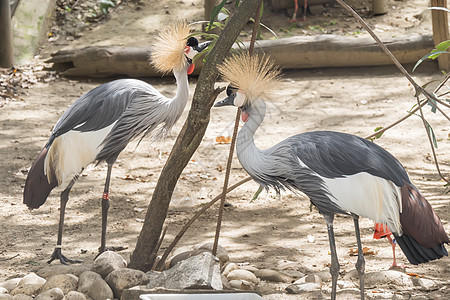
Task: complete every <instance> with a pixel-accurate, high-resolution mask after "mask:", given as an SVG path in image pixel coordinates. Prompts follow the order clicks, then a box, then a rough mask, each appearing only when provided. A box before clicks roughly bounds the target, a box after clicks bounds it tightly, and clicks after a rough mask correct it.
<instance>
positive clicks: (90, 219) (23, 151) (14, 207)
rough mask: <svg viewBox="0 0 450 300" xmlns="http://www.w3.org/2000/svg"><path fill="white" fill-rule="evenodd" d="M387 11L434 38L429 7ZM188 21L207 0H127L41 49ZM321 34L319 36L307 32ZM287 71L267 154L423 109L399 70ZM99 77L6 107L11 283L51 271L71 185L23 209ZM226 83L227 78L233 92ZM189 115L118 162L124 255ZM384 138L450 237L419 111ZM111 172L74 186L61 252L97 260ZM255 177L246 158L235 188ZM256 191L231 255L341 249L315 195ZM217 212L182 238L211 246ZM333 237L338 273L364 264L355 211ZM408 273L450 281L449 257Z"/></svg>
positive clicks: (385, 256) (237, 209) (188, 198)
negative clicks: (137, 4) (43, 163)
mask: <svg viewBox="0 0 450 300" xmlns="http://www.w3.org/2000/svg"><path fill="white" fill-rule="evenodd" d="M390 5H391V7H392V6H395V7H396V8H395V9H392V11H393V12H395V13H391V12H390V13H389V14H388V15H386V16H382V17H379V19H377V18H372V19H370V21H371V22H372V23H375V22H378V21H379V23H378V25H377V26H379V27H380V28H384V29H383V31H380V33H381V34H383V35H385V36H401V35H405V34H408V32H410V31H416V32H424V33H429V30H430V27H431V25H430V24H428V23H427V22H426V21H423V22H422V21H421V20H417V19H416V21H408V20H412V19H408V18H414V17H413V16H414V15H418V14H421V13H422V12H423V11H424V9H425V7H426V3H425V1H407V2H394V1H392V2H390ZM165 6H167V7H165ZM401 8H402V9H404V10H401ZM166 11H169V14H167V13H166ZM402 12H403V13H402ZM267 14H268V15H270V16H267V20H265V19H264V17H263V22H266V23H269V24H271V26H280V25H274V24H285V26H286V27H288V26H290V23H289V22H288V20H289V18H288V17H286V16H285V15H283V14H282V13H279V14H275V13H273V14H272V13H270V14H269V13H268V12H267ZM186 15H188V16H189V18H188V21H193V20H196V21H197V20H201V19H202V1H200V0H189V1H167V0H165V1H153V0H150V1H146V2H145V5H144V6H143V7H142V9H141V10H138V11H137V10H134V9H133V8H131V7H129V6H126V5H123V6H122V7H120V8H119V9H117V10H115V11H114V12H113V13H111V18H110V20H109V21H105V22H103V23H102V24H99V25H98V26H95V27H92V28H91V30H88V31H85V32H84V33H83V36H82V37H81V38H80V39H77V40H75V41H73V42H68V41H65V40H63V39H61V40H59V42H58V41H57V42H55V43H52V44H46V45H44V47H43V50H42V52H41V56H42V57H48V55H49V53H51V52H53V51H54V50H56V49H60V48H63V47H82V46H86V45H91V44H96V45H114V44H117V45H130V46H135V45H143V44H146V43H148V42H149V37H151V36H152V35H153V34H154V33H155V31H156V30H157V29H158V28H159V25H160V24H166V23H167V22H170V21H171V20H173V18H175V17H179V16H186ZM399 15H401V20H402V22H401V23H402V26H397V23H396V22H398V20H399V19H400V18H399V17H398V16H399ZM342 18H343V19H345V18H344V17H342ZM347 19H348V18H347ZM347 19H345V20H346V21H345V20H344V21H345V24H347V26H349V27H346V28H350V29H349V30H350V31H352V30H353V29H352V26H353V25H349V23H351V22H350V21H349V20H347ZM344 21H342V22H341V21H338V23H337V24H338V25H337V26H339V24H344ZM277 22H278V23H277ZM307 22H310V23H307V24H314V22H315V19H314V17H312V16H311V17H309V18H308V20H307ZM320 22H322V21H320ZM302 26H306V25H302ZM408 26H411V28H409V27H408ZM414 26H415V27H414ZM280 27H281V26H280ZM278 28H279V27H278ZM355 28H357V27H355ZM407 28H409V29H407ZM299 30H300V29H299ZM130 32H133V35H131V34H129V33H130ZM277 32H282V31H279V30H278V31H277ZM313 33H314V32H313V31H311V30H310V31H308V32H306V33H305V34H313ZM334 33H335V32H334ZM361 35H364V34H361ZM356 38H357V37H356ZM441 77H442V75H441V74H440V73H439V71H438V70H437V68H436V67H435V66H434V65H433V66H427V67H424V68H423V69H422V71H421V72H419V73H417V74H416V75H415V79H416V80H417V81H418V82H419V83H420V84H424V83H426V82H429V81H431V80H439V79H440V78H441ZM283 78H284V79H283V82H282V83H281V84H280V86H279V91H278V92H277V96H278V99H276V101H274V102H272V103H269V105H268V115H267V116H266V119H265V121H264V123H263V125H262V126H261V128H260V129H259V131H258V132H257V137H256V143H257V145H258V147H260V148H266V147H269V146H271V145H273V144H275V143H277V142H279V141H281V140H283V139H285V138H287V137H289V136H291V135H293V134H297V133H301V132H304V131H312V130H337V131H343V132H347V133H352V134H356V135H360V136H366V135H368V134H370V133H371V132H373V130H374V128H376V127H378V126H386V125H388V124H390V123H392V122H393V121H395V120H397V119H399V118H400V117H402V116H403V115H404V114H405V113H406V112H407V110H408V109H410V108H411V107H412V106H413V105H414V103H415V99H414V97H413V94H414V92H413V89H412V88H411V86H410V85H409V84H408V82H407V80H406V79H405V78H404V77H403V76H402V75H401V74H400V73H399V72H398V71H397V70H396V69H394V68H391V67H376V68H358V69H346V68H340V69H321V70H299V71H289V72H285V73H284V74H283ZM144 80H146V81H148V82H150V83H151V84H153V85H154V86H155V87H156V88H157V89H158V90H160V91H163V92H164V93H165V94H166V95H168V96H169V95H173V94H174V90H175V81H174V79H172V78H170V77H167V78H164V79H161V78H147V79H144ZM100 83H101V82H99V81H96V82H92V81H89V80H78V81H74V80H68V79H58V80H56V81H51V82H48V83H38V84H36V85H35V86H34V87H33V88H32V89H30V90H29V91H28V95H27V96H26V97H24V99H23V100H21V101H15V102H10V103H9V104H8V105H6V106H4V107H2V108H0V120H1V121H0V125H1V131H0V151H1V152H0V158H1V159H0V168H1V170H2V173H3V176H1V177H0V197H1V199H2V200H1V203H2V204H1V205H2V209H1V211H0V220H1V222H0V234H1V236H0V240H1V243H0V281H2V280H4V279H7V278H10V277H14V276H18V275H25V274H27V273H28V272H30V271H33V270H37V269H39V268H41V267H43V266H45V265H46V260H48V258H49V256H50V254H51V252H52V251H53V247H54V246H55V243H56V233H57V227H58V215H59V210H58V207H59V193H60V192H61V188H58V189H55V190H54V191H53V192H52V193H51V195H50V197H49V198H48V199H47V202H46V203H45V205H43V206H42V207H41V208H40V209H38V210H34V211H29V210H28V209H27V208H26V207H25V206H24V205H23V204H22V191H23V185H24V181H25V178H26V172H27V168H29V167H30V165H31V164H32V162H33V160H34V159H35V157H36V156H37V154H38V152H39V151H40V149H41V148H42V146H43V145H44V144H45V142H46V140H47V138H48V136H49V135H50V131H51V128H52V126H53V124H54V123H55V122H56V121H57V120H58V118H59V116H61V114H62V113H63V112H64V111H65V110H66V109H67V108H68V107H69V106H70V105H71V103H73V102H74V101H75V100H76V99H77V98H78V97H79V96H80V95H81V94H83V93H85V92H87V91H88V90H90V89H92V88H93V87H95V86H97V85H98V84H100ZM195 83H196V78H191V79H190V89H191V94H193V92H194V89H195ZM225 84H226V83H224V82H218V83H217V85H222V86H223V85H225ZM220 97H222V96H220ZM425 112H426V116H427V118H428V120H429V122H430V123H431V124H432V126H433V128H434V130H435V134H436V137H437V140H438V146H439V148H438V149H437V152H438V158H439V161H440V162H441V167H442V169H443V172H444V174H448V172H450V165H449V158H450V155H449V153H450V149H449V148H450V143H449V136H450V125H449V123H448V121H447V120H446V119H445V118H444V117H442V116H441V115H439V114H433V113H431V112H430V108H429V107H426V108H425ZM186 115H187V110H186V111H185V113H184V114H183V116H182V118H181V120H180V122H179V123H178V124H177V125H176V126H175V128H174V130H173V131H172V135H171V136H170V137H169V138H167V139H166V140H165V141H164V142H159V143H150V142H148V141H144V142H142V143H141V145H139V147H137V148H136V144H135V143H134V144H131V145H129V147H128V148H127V149H126V150H125V151H124V152H123V153H122V154H121V155H120V156H119V159H118V161H117V163H116V164H115V167H114V169H113V180H112V186H111V200H112V204H111V209H110V217H109V227H108V245H125V246H128V249H126V250H124V251H121V252H120V254H122V255H123V256H124V257H125V258H127V259H128V258H129V255H130V253H131V252H132V250H133V248H134V246H135V244H136V239H137V236H138V234H139V232H140V229H141V227H142V220H143V218H144V215H145V211H146V207H147V205H148V203H149V201H150V199H151V195H152V191H153V189H154V187H155V185H156V180H157V178H158V176H159V174H160V171H161V168H162V166H163V164H164V163H165V161H166V159H167V157H168V154H169V152H170V149H171V147H172V145H173V143H174V141H175V137H176V135H177V133H178V132H179V130H180V129H181V127H182V124H183V122H184V119H185V117H186ZM234 116H235V109H233V108H222V109H219V108H215V109H213V111H212V116H211V122H210V125H209V127H208V130H207V132H206V135H205V137H204V140H203V142H202V144H201V146H200V148H199V149H198V151H197V152H196V154H195V155H194V157H193V159H192V161H191V162H190V163H189V164H188V166H187V168H186V169H185V170H184V172H183V175H182V177H181V179H180V180H179V182H178V184H177V187H176V191H175V193H174V196H173V199H172V204H171V208H170V211H169V215H168V218H167V221H166V225H167V226H168V232H167V235H166V239H165V241H164V243H163V246H162V249H165V247H167V245H168V244H169V243H170V242H171V241H172V239H173V237H174V236H175V235H176V234H177V233H178V231H179V229H180V228H181V227H182V226H183V225H184V224H185V222H186V221H187V220H188V219H189V218H190V217H191V216H192V215H193V214H194V213H195V212H196V211H197V210H198V209H199V207H200V206H201V204H202V203H206V202H208V201H210V200H211V199H212V198H214V197H215V196H216V195H218V194H219V193H220V191H221V186H222V184H223V177H224V171H223V170H224V168H225V165H226V157H227V155H228V151H229V145H227V144H226V145H222V144H217V143H216V142H215V139H216V137H217V136H229V135H231V132H232V126H233V121H234ZM376 142H377V143H378V144H380V145H381V146H383V147H385V148H386V149H387V150H389V151H390V152H391V153H392V154H393V155H395V156H396V157H397V158H398V159H399V160H400V162H401V163H402V164H403V165H404V166H405V168H406V169H407V170H408V172H409V174H410V176H411V178H412V181H413V182H414V183H415V184H416V185H417V186H418V187H419V189H420V190H421V191H422V192H423V194H424V195H425V197H426V198H427V199H428V201H429V202H430V203H431V204H432V206H433V207H434V209H435V210H436V212H437V213H438V215H439V216H440V217H441V219H442V221H443V224H444V227H445V228H446V230H447V232H450V223H449V221H450V203H449V200H448V199H449V196H448V194H445V187H444V182H443V181H442V180H440V178H439V176H438V175H437V172H436V169H435V167H434V163H433V161H432V160H431V159H430V147H429V145H428V141H427V138H426V134H425V131H424V129H423V126H422V124H421V120H420V118H418V117H411V118H410V119H408V120H407V121H405V122H403V123H402V124H400V125H398V126H397V127H395V128H394V129H392V130H390V131H389V132H388V133H386V134H385V135H384V136H383V137H382V138H381V139H379V140H377V141H376ZM105 175H106V165H105V164H100V165H99V166H97V167H93V166H91V167H89V168H88V169H87V170H86V171H85V172H83V176H82V177H81V178H80V180H79V181H78V183H77V184H76V185H75V187H74V189H73V191H72V193H71V198H70V201H69V203H68V209H67V213H66V219H65V221H66V226H65V232H64V238H63V252H64V253H65V254H66V255H67V256H69V257H72V258H81V259H83V260H84V261H86V262H91V261H92V260H93V259H94V257H95V255H96V253H97V248H98V247H99V243H100V219H101V206H100V198H101V193H102V191H103V184H104V179H105ZM246 176H247V174H246V172H245V171H244V170H243V169H242V168H241V166H240V164H239V162H238V161H237V159H235V160H234V162H233V169H232V175H231V179H230V183H231V184H233V183H235V182H237V181H239V180H240V179H243V178H245V177H246ZM129 179H131V180H129ZM256 190H257V185H256V184H255V183H254V182H251V183H247V184H245V185H243V186H241V187H239V188H238V189H237V190H236V191H234V192H232V193H231V194H230V195H229V197H228V198H227V202H229V203H230V204H231V206H230V207H227V208H226V210H225V213H224V223H223V227H222V232H221V237H220V244H221V245H222V246H224V247H225V248H226V249H227V250H228V251H229V253H230V257H231V260H232V261H235V262H241V263H243V262H248V263H250V264H253V265H255V266H257V267H258V268H272V267H276V266H277V264H278V263H279V262H280V261H294V262H296V263H298V267H297V269H299V270H301V271H307V272H315V271H323V270H327V269H328V268H327V264H328V263H329V261H330V256H329V254H328V251H329V248H328V238H327V234H326V226H325V223H324V220H323V218H322V217H321V216H320V214H318V213H317V211H316V210H313V212H310V211H309V201H308V199H307V198H306V197H304V196H302V197H300V198H297V197H296V196H294V195H292V194H289V193H284V194H283V195H282V196H281V197H277V196H276V195H275V194H274V193H273V192H270V193H265V192H263V193H262V194H261V195H260V197H259V199H257V200H256V201H254V202H250V199H251V197H252V195H253V193H254V192H255V191H256ZM216 216H217V206H214V207H213V209H212V210H209V211H208V212H207V213H206V214H204V215H203V216H202V217H201V218H200V219H199V220H198V221H197V222H196V223H194V225H193V226H192V227H191V229H190V230H189V231H188V232H187V234H186V235H185V237H183V239H182V240H181V242H180V245H179V246H180V247H181V246H191V245H195V244H199V243H206V242H212V241H213V236H214V232H215V223H216ZM360 223H361V230H362V241H363V244H364V246H367V247H369V248H370V249H371V250H374V251H375V252H376V254H375V255H369V256H367V257H366V271H367V272H371V271H377V270H386V269H388V268H389V266H390V265H391V262H392V261H391V260H392V251H391V247H390V245H389V244H388V242H387V241H386V240H381V241H380V240H373V239H372V234H373V222H372V221H370V220H368V219H361V222H360ZM335 232H336V238H337V248H338V255H339V259H340V264H341V271H342V273H345V272H348V271H350V270H352V269H354V263H355V262H356V257H352V256H349V255H348V251H349V249H350V248H355V246H356V240H355V237H354V234H353V221H352V219H351V218H349V217H345V216H337V217H336V219H335ZM307 235H311V236H313V237H314V242H313V243H310V242H308V239H307ZM397 255H398V257H399V260H400V262H402V263H405V264H407V265H409V264H408V262H407V260H406V258H405V256H404V255H403V254H402V253H401V251H400V250H399V249H397ZM408 272H412V273H416V274H419V275H423V276H425V277H427V278H431V279H436V280H439V281H440V282H442V283H443V284H444V285H446V286H447V287H448V285H449V283H450V259H449V258H444V259H441V260H439V261H435V262H431V263H428V264H425V265H421V266H410V267H409V268H408ZM284 287H285V286H284V285H282V284H274V285H270V286H269V288H267V289H266V290H264V291H263V292H264V293H265V294H270V293H277V292H278V291H282V290H283V289H284ZM398 289H399V288H398V287H397V288H396V287H393V286H389V287H378V288H376V289H373V290H372V291H371V292H373V291H375V292H377V291H383V290H390V291H398ZM413 295H423V296H425V297H431V298H442V299H444V298H446V296H445V295H447V296H448V292H447V291H446V289H445V288H444V289H442V290H439V291H435V292H432V293H429V292H426V291H420V290H418V289H417V290H414V291H413Z"/></svg>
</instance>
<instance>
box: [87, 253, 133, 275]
mask: <svg viewBox="0 0 450 300" xmlns="http://www.w3.org/2000/svg"><path fill="white" fill-rule="evenodd" d="M126 267H127V262H126V261H125V260H124V259H123V257H122V256H120V255H119V254H117V253H115V252H113V251H105V252H103V253H102V254H100V255H99V256H98V257H97V258H96V259H95V261H94V265H93V266H92V271H94V272H96V273H98V274H100V275H101V276H102V277H103V278H105V277H106V276H108V274H109V273H111V272H112V271H114V270H117V269H121V268H126Z"/></svg>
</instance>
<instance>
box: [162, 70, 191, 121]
mask: <svg viewBox="0 0 450 300" xmlns="http://www.w3.org/2000/svg"><path fill="white" fill-rule="evenodd" d="M173 75H174V76H175V79H176V81H177V93H176V95H175V97H173V98H172V99H170V102H169V109H168V110H167V112H168V115H167V117H166V118H167V119H166V127H167V128H171V127H172V126H173V125H174V124H175V123H176V122H177V121H178V119H179V118H180V116H181V114H182V113H183V110H184V108H185V107H186V104H187V101H188V98H189V81H188V74H187V67H185V68H183V69H181V70H179V71H176V70H174V71H173Z"/></svg>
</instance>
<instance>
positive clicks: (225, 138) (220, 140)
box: [216, 135, 231, 144]
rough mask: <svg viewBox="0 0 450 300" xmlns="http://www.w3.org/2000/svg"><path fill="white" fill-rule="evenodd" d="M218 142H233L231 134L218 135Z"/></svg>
mask: <svg viewBox="0 0 450 300" xmlns="http://www.w3.org/2000/svg"><path fill="white" fill-rule="evenodd" d="M216 143H218V144H229V143H231V138H230V137H229V136H227V137H224V136H223V135H221V136H218V137H216Z"/></svg>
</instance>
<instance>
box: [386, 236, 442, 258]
mask: <svg viewBox="0 0 450 300" xmlns="http://www.w3.org/2000/svg"><path fill="white" fill-rule="evenodd" d="M394 236H395V239H396V241H397V243H398V245H399V246H400V248H401V249H402V251H403V253H404V254H405V256H406V258H408V261H409V262H410V263H411V264H413V265H418V264H421V263H425V262H428V261H431V260H435V259H439V258H441V257H444V256H447V255H448V252H447V249H445V247H444V243H440V244H438V245H436V246H434V247H432V248H425V247H424V246H422V245H421V244H419V243H418V242H417V241H416V240H415V239H414V238H413V237H412V236H408V235H406V234H403V235H402V236H397V235H395V234H394Z"/></svg>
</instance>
